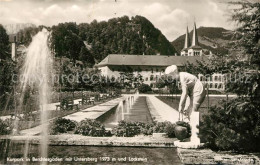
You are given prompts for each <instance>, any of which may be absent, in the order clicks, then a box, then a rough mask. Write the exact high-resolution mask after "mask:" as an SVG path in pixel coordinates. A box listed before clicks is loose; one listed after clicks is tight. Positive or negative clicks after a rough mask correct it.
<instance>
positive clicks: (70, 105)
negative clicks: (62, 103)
mask: <svg viewBox="0 0 260 165" xmlns="http://www.w3.org/2000/svg"><path fill="white" fill-rule="evenodd" d="M74 107H75V108H76V110H79V105H78V104H74V101H73V100H68V104H67V109H70V110H73V109H74Z"/></svg>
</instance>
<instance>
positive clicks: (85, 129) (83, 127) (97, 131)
mask: <svg viewBox="0 0 260 165" xmlns="http://www.w3.org/2000/svg"><path fill="white" fill-rule="evenodd" d="M75 133H76V134H82V135H84V136H99V137H102V136H108V133H109V132H106V130H105V127H104V125H102V124H101V123H100V122H99V121H96V120H93V119H85V120H83V121H81V122H80V123H79V124H78V126H77V128H76V131H75Z"/></svg>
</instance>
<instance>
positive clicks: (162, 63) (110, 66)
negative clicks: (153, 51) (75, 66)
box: [96, 54, 203, 87]
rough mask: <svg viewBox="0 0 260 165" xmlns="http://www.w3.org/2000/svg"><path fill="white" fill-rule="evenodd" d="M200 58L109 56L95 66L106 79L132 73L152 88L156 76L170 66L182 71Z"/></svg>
mask: <svg viewBox="0 0 260 165" xmlns="http://www.w3.org/2000/svg"><path fill="white" fill-rule="evenodd" d="M202 58H203V57H200V56H187V57H183V56H166V55H160V56H158V55H124V54H110V55H108V56H107V57H106V58H105V59H104V60H102V61H101V62H100V63H99V64H97V65H96V67H98V68H99V69H100V70H101V74H102V75H104V76H108V77H112V76H113V77H115V78H118V77H120V73H122V72H132V73H133V74H134V75H138V74H140V75H142V77H143V79H144V83H145V84H148V85H150V86H151V87H154V83H155V82H156V79H157V77H158V76H162V75H163V74H164V71H165V69H166V68H167V67H168V66H170V65H177V66H178V68H179V70H183V67H184V65H185V64H186V63H187V62H188V61H189V62H190V63H196V61H197V60H201V59H202Z"/></svg>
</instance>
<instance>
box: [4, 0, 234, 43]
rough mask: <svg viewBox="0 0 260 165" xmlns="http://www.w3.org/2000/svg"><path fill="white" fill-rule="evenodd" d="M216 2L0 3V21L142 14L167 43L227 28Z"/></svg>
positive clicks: (79, 0)
mask: <svg viewBox="0 0 260 165" xmlns="http://www.w3.org/2000/svg"><path fill="white" fill-rule="evenodd" d="M219 1H220V0H196V1H194V0H161V1H156V0H142V1H138V0H117V2H115V1H114V0H9V1H8V2H7V1H6V0H5V1H3V0H0V22H1V23H3V24H13V23H33V24H36V25H47V26H52V25H55V24H58V23H61V22H77V23H82V22H88V23H89V22H91V21H92V20H93V19H96V20H98V21H102V20H108V19H110V18H113V17H120V16H123V15H128V16H129V17H131V16H135V15H142V16H144V17H146V18H148V19H149V20H150V21H151V22H152V23H153V24H154V25H155V27H157V28H158V29H159V30H161V31H162V33H163V34H164V35H165V36H166V37H167V38H168V39H169V40H170V41H172V40H173V39H175V38H177V37H178V36H180V35H182V34H184V32H185V27H186V25H187V22H188V25H189V27H190V29H192V25H193V21H194V17H195V19H196V22H197V25H198V27H199V26H221V27H224V28H231V27H232V26H231V25H230V24H229V23H228V22H227V21H226V20H227V17H226V16H225V13H226V4H224V3H219Z"/></svg>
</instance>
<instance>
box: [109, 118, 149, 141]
mask: <svg viewBox="0 0 260 165" xmlns="http://www.w3.org/2000/svg"><path fill="white" fill-rule="evenodd" d="M144 125H145V124H144V123H141V122H126V121H124V120H122V121H120V122H119V124H118V126H116V127H115V128H114V129H113V134H114V135H116V136H123V137H133V136H135V135H139V134H140V133H141V128H143V127H144Z"/></svg>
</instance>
